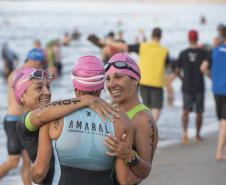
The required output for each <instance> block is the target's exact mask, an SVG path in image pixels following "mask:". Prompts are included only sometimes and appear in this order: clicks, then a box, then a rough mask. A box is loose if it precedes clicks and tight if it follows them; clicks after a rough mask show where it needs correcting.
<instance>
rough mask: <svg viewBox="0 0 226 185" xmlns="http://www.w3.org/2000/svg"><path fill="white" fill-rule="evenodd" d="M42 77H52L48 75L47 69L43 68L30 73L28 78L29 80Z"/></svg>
mask: <svg viewBox="0 0 226 185" xmlns="http://www.w3.org/2000/svg"><path fill="white" fill-rule="evenodd" d="M44 77H46V78H48V79H51V78H52V76H51V75H50V73H49V72H48V71H46V70H43V69H37V70H35V71H33V72H32V73H31V74H30V78H29V79H30V80H32V79H43V78H44Z"/></svg>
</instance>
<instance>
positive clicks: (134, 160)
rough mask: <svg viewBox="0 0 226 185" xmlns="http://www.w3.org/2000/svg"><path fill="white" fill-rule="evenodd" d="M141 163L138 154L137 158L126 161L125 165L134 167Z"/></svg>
mask: <svg viewBox="0 0 226 185" xmlns="http://www.w3.org/2000/svg"><path fill="white" fill-rule="evenodd" d="M139 161H140V158H139V156H138V155H137V153H135V156H134V157H133V158H132V159H130V160H125V163H126V164H127V165H128V166H130V167H132V166H136V165H137V164H138V163H139Z"/></svg>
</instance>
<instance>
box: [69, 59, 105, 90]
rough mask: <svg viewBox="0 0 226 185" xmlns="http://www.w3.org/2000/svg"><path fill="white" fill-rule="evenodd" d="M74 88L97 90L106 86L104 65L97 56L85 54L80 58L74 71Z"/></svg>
mask: <svg viewBox="0 0 226 185" xmlns="http://www.w3.org/2000/svg"><path fill="white" fill-rule="evenodd" d="M71 77H72V79H73V80H72V82H73V86H74V89H78V90H82V91H97V90H100V89H103V88H104V81H105V76H104V66H103V63H102V62H101V60H100V59H98V58H97V57H95V56H83V57H80V58H79V59H78V61H77V62H76V64H75V66H74V69H73V71H72V75H71Z"/></svg>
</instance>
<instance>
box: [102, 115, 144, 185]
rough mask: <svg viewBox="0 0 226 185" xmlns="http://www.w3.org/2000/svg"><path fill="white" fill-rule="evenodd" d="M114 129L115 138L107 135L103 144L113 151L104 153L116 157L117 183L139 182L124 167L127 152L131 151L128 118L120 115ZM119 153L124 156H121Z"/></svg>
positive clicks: (128, 184) (130, 128) (125, 184)
mask: <svg viewBox="0 0 226 185" xmlns="http://www.w3.org/2000/svg"><path fill="white" fill-rule="evenodd" d="M114 127H115V136H112V135H109V136H108V138H106V143H105V144H106V145H107V147H108V148H109V149H110V150H111V149H112V148H113V150H112V151H111V152H106V154H107V155H109V156H116V157H117V158H116V160H115V172H116V178H117V180H118V182H119V183H120V184H121V185H131V184H134V183H136V182H139V181H140V179H139V178H137V176H136V175H134V174H133V172H132V171H131V170H130V168H129V167H128V166H127V165H126V163H125V160H124V158H125V155H126V153H127V151H128V150H130V149H132V142H133V135H134V133H133V129H132V127H131V123H130V121H129V119H128V117H127V116H126V115H125V114H124V113H122V114H121V115H120V118H119V119H115V121H114ZM114 143H115V144H116V145H114ZM120 152H121V154H122V155H124V156H121V155H120Z"/></svg>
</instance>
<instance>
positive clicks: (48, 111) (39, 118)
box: [30, 95, 119, 129]
mask: <svg viewBox="0 0 226 185" xmlns="http://www.w3.org/2000/svg"><path fill="white" fill-rule="evenodd" d="M86 106H89V107H90V108H91V109H93V110H94V111H95V112H97V113H98V114H99V116H100V117H101V118H102V119H103V120H104V121H105V116H106V117H108V118H109V119H111V120H112V115H114V116H116V117H118V116H119V115H118V113H117V112H118V109H117V108H114V107H112V106H111V105H110V104H108V103H107V102H106V101H104V100H102V99H100V98H99V97H93V96H89V95H84V96H81V97H79V98H73V99H67V100H59V101H54V102H52V103H49V104H47V105H46V106H44V107H41V108H38V109H35V110H33V111H31V114H30V123H31V125H32V126H33V127H35V128H37V129H38V128H39V127H40V126H41V125H43V124H44V123H48V122H51V121H53V120H56V119H59V118H61V117H63V116H65V115H67V114H69V113H71V112H73V111H75V110H77V109H80V108H82V107H86Z"/></svg>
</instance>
